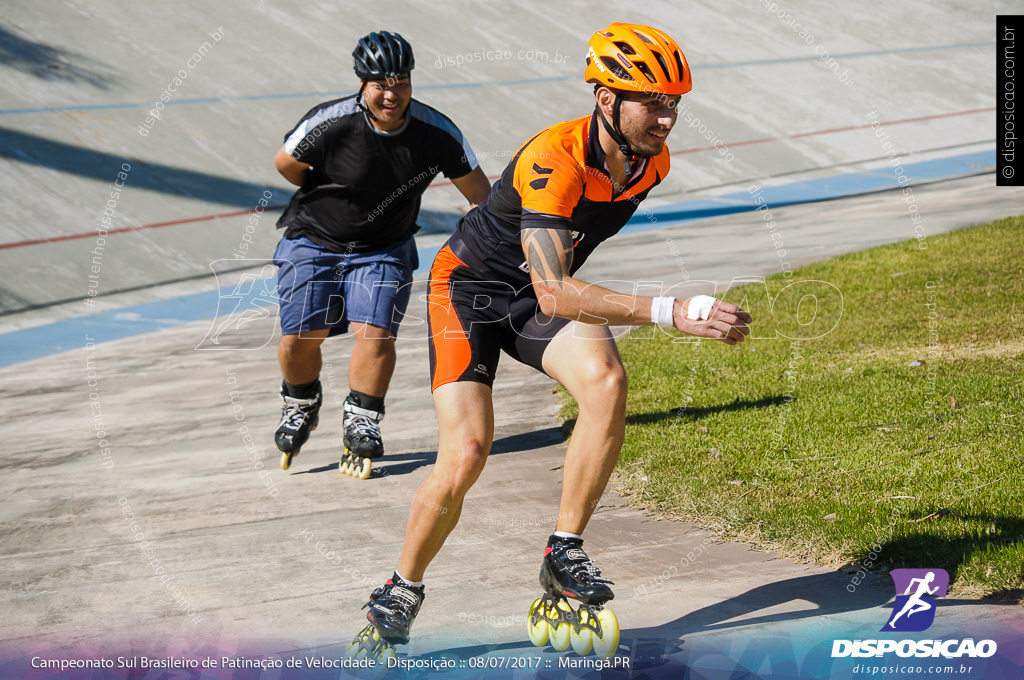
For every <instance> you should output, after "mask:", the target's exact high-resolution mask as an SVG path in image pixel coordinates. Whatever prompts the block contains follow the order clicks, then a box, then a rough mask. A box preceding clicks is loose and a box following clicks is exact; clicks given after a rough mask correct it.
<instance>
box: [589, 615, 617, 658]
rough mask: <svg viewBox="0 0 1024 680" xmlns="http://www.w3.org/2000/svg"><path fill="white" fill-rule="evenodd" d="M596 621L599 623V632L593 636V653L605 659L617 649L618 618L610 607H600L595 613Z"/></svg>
mask: <svg viewBox="0 0 1024 680" xmlns="http://www.w3.org/2000/svg"><path fill="white" fill-rule="evenodd" d="M597 622H598V623H600V624H601V634H600V635H595V636H593V637H594V654H597V656H599V657H600V658H602V659H607V658H609V657H611V656H614V655H615V652H616V651H618V649H619V620H618V618H616V616H615V614H614V613H613V612H612V611H611V610H610V609H602V610H601V611H599V612H598V613H597Z"/></svg>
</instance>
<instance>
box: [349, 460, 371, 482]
mask: <svg viewBox="0 0 1024 680" xmlns="http://www.w3.org/2000/svg"><path fill="white" fill-rule="evenodd" d="M352 467H353V470H352V476H353V477H358V478H359V479H369V478H370V467H371V462H370V459H369V458H363V465H362V467H361V468H356V467H355V463H353V464H352Z"/></svg>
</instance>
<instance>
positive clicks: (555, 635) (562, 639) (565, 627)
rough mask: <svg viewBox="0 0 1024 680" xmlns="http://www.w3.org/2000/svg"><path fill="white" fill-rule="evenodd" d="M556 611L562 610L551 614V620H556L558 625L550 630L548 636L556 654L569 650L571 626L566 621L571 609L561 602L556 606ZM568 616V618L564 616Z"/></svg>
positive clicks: (570, 614)
mask: <svg viewBox="0 0 1024 680" xmlns="http://www.w3.org/2000/svg"><path fill="white" fill-rule="evenodd" d="M557 607H558V609H560V610H562V611H561V613H559V612H552V614H554V616H552V617H551V618H552V619H554V618H556V617H557V618H558V624H557V625H555V626H554V627H553V628H552V629H551V633H550V634H549V640H548V641H549V642H550V643H551V646H552V647H554V648H555V651H556V652H564V651H565V650H567V649H569V644H570V643H569V636H570V634H571V633H572V630H573V628H572V624H571V623H569V622H568V621H567V620H566V619H567V618H569V617H571V616H572V607H570V606H569V603H568V602H565V601H562V602H559V603H558V605H557ZM566 614H568V616H566Z"/></svg>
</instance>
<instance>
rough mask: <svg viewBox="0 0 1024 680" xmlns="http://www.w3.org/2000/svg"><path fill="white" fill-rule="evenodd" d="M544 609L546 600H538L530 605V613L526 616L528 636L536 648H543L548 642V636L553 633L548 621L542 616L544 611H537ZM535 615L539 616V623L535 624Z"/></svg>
mask: <svg viewBox="0 0 1024 680" xmlns="http://www.w3.org/2000/svg"><path fill="white" fill-rule="evenodd" d="M543 607H544V600H543V599H542V598H537V599H536V600H534V601H533V604H531V605H530V613H529V614H528V615H527V616H526V635H527V637H529V638H530V642H532V643H533V646H534V647H543V646H544V645H546V644H547V642H548V635H549V634H550V632H551V626H550V625H548V622H547V619H545V618H543V616H540V615H541V614H543V613H544V612H543V611H539V612H538V611H537V610H538V609H541V610H542V608H543ZM534 615H537V616H538V619H537V622H536V623H534V622H533V617H534Z"/></svg>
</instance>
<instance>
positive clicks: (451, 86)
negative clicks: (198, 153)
mask: <svg viewBox="0 0 1024 680" xmlns="http://www.w3.org/2000/svg"><path fill="white" fill-rule="evenodd" d="M995 44H996V43H995V42H994V41H991V42H976V43H955V44H952V45H924V46H920V47H900V48H895V49H891V50H871V51H867V52H848V53H846V54H833V55H830V56H831V58H832V59H835V60H837V61H838V60H840V59H860V58H863V57H880V56H886V55H890V54H907V53H913V52H930V51H934V50H955V49H970V48H975V47H993V46H995ZM809 61H823V59H822V58H821V57H820V56H818V55H814V56H807V57H784V58H780V59H759V60H755V61H737V62H724V63H720V64H701V65H696V66H694V67H693V70H694V71H703V70H710V69H722V68H746V67H750V66H771V65H778V64H797V63H802V62H809ZM578 79H579V75H566V76H554V77H545V78H525V79H520V80H499V81H479V82H472V83H441V84H436V85H416V89H417V90H455V89H464V88H474V87H504V86H514V85H537V84H540V83H549V82H562V81H575V80H578ZM350 94H355V90H347V91H342V92H293V93H284V94H255V95H246V96H242V97H212V98H211V97H207V98H202V99H179V100H174V99H172V100H171V101H168V102H164V106H165V107H168V106H190V105H193V104H221V103H227V102H245V101H260V100H265V99H296V98H301V97H319V98H329V97H344V96H346V95H350ZM155 103H156V102H155V101H148V102H136V103H125V104H85V105H82V104H76V105H74V106H44V107H39V108H30V109H0V116H11V115H19V114H29V113H62V112H69V111H102V110H107V109H144V108H152V107H153V106H154V105H155Z"/></svg>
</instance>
